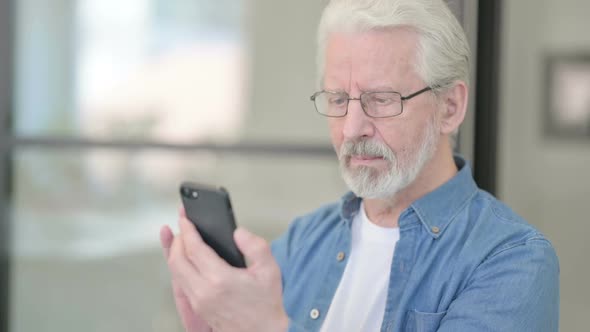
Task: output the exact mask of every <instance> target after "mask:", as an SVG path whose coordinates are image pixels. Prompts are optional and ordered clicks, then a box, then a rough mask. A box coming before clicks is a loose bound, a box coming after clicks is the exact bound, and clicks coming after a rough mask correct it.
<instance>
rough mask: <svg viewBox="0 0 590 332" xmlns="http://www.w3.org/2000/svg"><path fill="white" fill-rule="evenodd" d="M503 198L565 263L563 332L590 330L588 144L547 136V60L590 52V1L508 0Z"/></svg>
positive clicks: (502, 129) (501, 146)
mask: <svg viewBox="0 0 590 332" xmlns="http://www.w3.org/2000/svg"><path fill="white" fill-rule="evenodd" d="M503 3H504V6H505V8H504V26H503V29H504V30H503V38H504V40H503V44H502V50H503V55H502V59H501V61H502V62H501V63H502V71H501V77H502V78H501V94H502V95H501V99H502V100H501V113H500V126H499V128H500V132H499V169H498V171H499V174H498V175H499V177H498V179H499V183H498V187H499V192H498V194H499V196H500V198H501V199H502V200H503V201H505V202H506V203H508V204H509V205H510V206H511V207H512V208H513V209H515V210H516V211H517V212H518V213H519V214H521V215H522V216H524V217H525V218H526V219H527V220H528V221H529V222H530V223H532V224H534V225H536V226H537V227H538V228H539V229H540V230H541V231H542V232H544V233H545V234H546V235H547V236H548V237H549V239H550V240H551V242H552V243H553V245H554V246H555V248H556V250H557V254H558V256H559V259H560V264H561V324H560V325H561V329H560V330H562V331H584V330H587V329H588V327H587V326H586V325H587V318H586V316H587V314H588V312H590V300H589V299H590V287H589V286H588V280H590V264H588V262H590V259H588V256H587V255H588V254H589V253H590V241H588V240H587V239H586V225H587V223H588V220H589V219H590V218H589V214H588V212H589V207H590V204H589V203H590V199H589V197H590V173H589V171H590V167H589V165H590V138H589V139H587V140H585V141H584V140H582V141H578V142H572V141H569V142H567V141H555V140H551V139H547V138H545V137H544V136H543V131H542V128H543V112H544V108H543V107H544V104H543V101H544V97H543V93H544V84H545V82H544V70H545V67H544V56H545V55H546V54H547V53H553V52H555V51H570V50H571V51H584V50H585V51H586V52H587V53H589V52H590V34H588V33H587V32H588V31H589V30H590V23H589V20H588V13H590V2H589V1H583V0H563V1H553V0H519V1H504V2H503Z"/></svg>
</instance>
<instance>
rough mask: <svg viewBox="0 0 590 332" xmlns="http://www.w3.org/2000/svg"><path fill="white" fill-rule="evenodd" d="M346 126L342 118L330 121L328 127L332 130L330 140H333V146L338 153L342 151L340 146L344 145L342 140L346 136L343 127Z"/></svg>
mask: <svg viewBox="0 0 590 332" xmlns="http://www.w3.org/2000/svg"><path fill="white" fill-rule="evenodd" d="M343 125H344V121H342V119H340V118H332V119H328V127H329V128H330V139H331V140H332V145H334V148H335V149H336V151H338V150H339V149H340V145H342V140H343V139H344V135H343V134H342V126H343Z"/></svg>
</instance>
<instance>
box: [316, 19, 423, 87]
mask: <svg viewBox="0 0 590 332" xmlns="http://www.w3.org/2000/svg"><path fill="white" fill-rule="evenodd" d="M418 40H419V35H418V33H416V32H414V31H412V30H410V29H406V28H394V29H387V30H385V29H383V30H372V31H367V32H334V33H331V34H329V35H328V38H327V40H326V42H327V43H326V52H325V70H324V83H325V84H324V85H335V84H336V85H343V84H347V83H348V84H352V83H353V82H358V83H359V84H361V85H370V84H373V83H375V84H385V83H388V84H391V85H398V84H399V83H396V82H398V81H402V80H408V79H410V78H413V77H415V76H416V75H417V74H416V61H417V55H418V52H417V50H418Z"/></svg>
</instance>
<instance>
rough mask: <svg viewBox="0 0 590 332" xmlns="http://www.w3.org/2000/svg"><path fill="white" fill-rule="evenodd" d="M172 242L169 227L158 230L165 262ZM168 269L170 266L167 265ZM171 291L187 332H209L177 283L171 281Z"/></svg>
mask: <svg viewBox="0 0 590 332" xmlns="http://www.w3.org/2000/svg"><path fill="white" fill-rule="evenodd" d="M173 241H174V234H173V233H172V230H170V227H168V226H164V227H162V229H161V230H160V242H161V243H162V249H163V250H164V256H165V258H166V262H170V249H171V247H172V242H173ZM168 267H169V268H170V264H169V263H168ZM172 291H173V293H174V302H175V303H176V310H177V311H178V314H179V315H180V319H181V320H182V325H184V328H185V330H186V331H187V332H211V328H210V327H209V325H207V322H205V321H204V320H202V319H201V318H200V317H199V316H198V315H197V314H195V312H194V311H193V309H192V308H191V305H190V302H189V300H188V299H187V297H186V296H185V295H184V292H183V291H182V290H181V289H180V287H179V286H178V283H177V282H176V281H175V280H174V279H172Z"/></svg>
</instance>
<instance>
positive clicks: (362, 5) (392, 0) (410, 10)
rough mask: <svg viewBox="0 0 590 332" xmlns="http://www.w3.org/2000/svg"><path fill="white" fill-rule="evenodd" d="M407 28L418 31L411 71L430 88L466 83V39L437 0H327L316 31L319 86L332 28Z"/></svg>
mask: <svg viewBox="0 0 590 332" xmlns="http://www.w3.org/2000/svg"><path fill="white" fill-rule="evenodd" d="M396 27H408V28H410V29H413V30H415V31H416V32H417V33H418V34H419V35H420V40H419V43H418V54H417V59H416V62H415V66H416V68H415V70H416V72H417V74H418V75H420V77H421V78H422V80H423V81H424V82H425V83H426V84H427V85H428V86H430V87H432V88H434V89H444V88H446V87H450V86H452V85H453V83H454V82H456V81H463V82H465V84H469V58H470V50H469V43H468V42H467V37H466V36H465V32H464V31H463V28H462V27H461V25H460V24H459V22H458V21H457V18H456V17H455V15H453V13H452V12H451V10H450V9H449V7H448V6H447V5H446V4H445V3H444V2H443V1H442V0H331V1H330V3H329V4H328V6H327V7H326V8H325V10H324V12H323V14H322V18H321V20H320V25H319V29H318V56H317V61H318V75H319V84H320V86H321V84H322V81H323V76H324V69H325V50H326V42H327V39H328V37H329V35H330V34H331V33H334V32H352V33H354V32H366V31H371V30H383V29H391V28H396Z"/></svg>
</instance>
